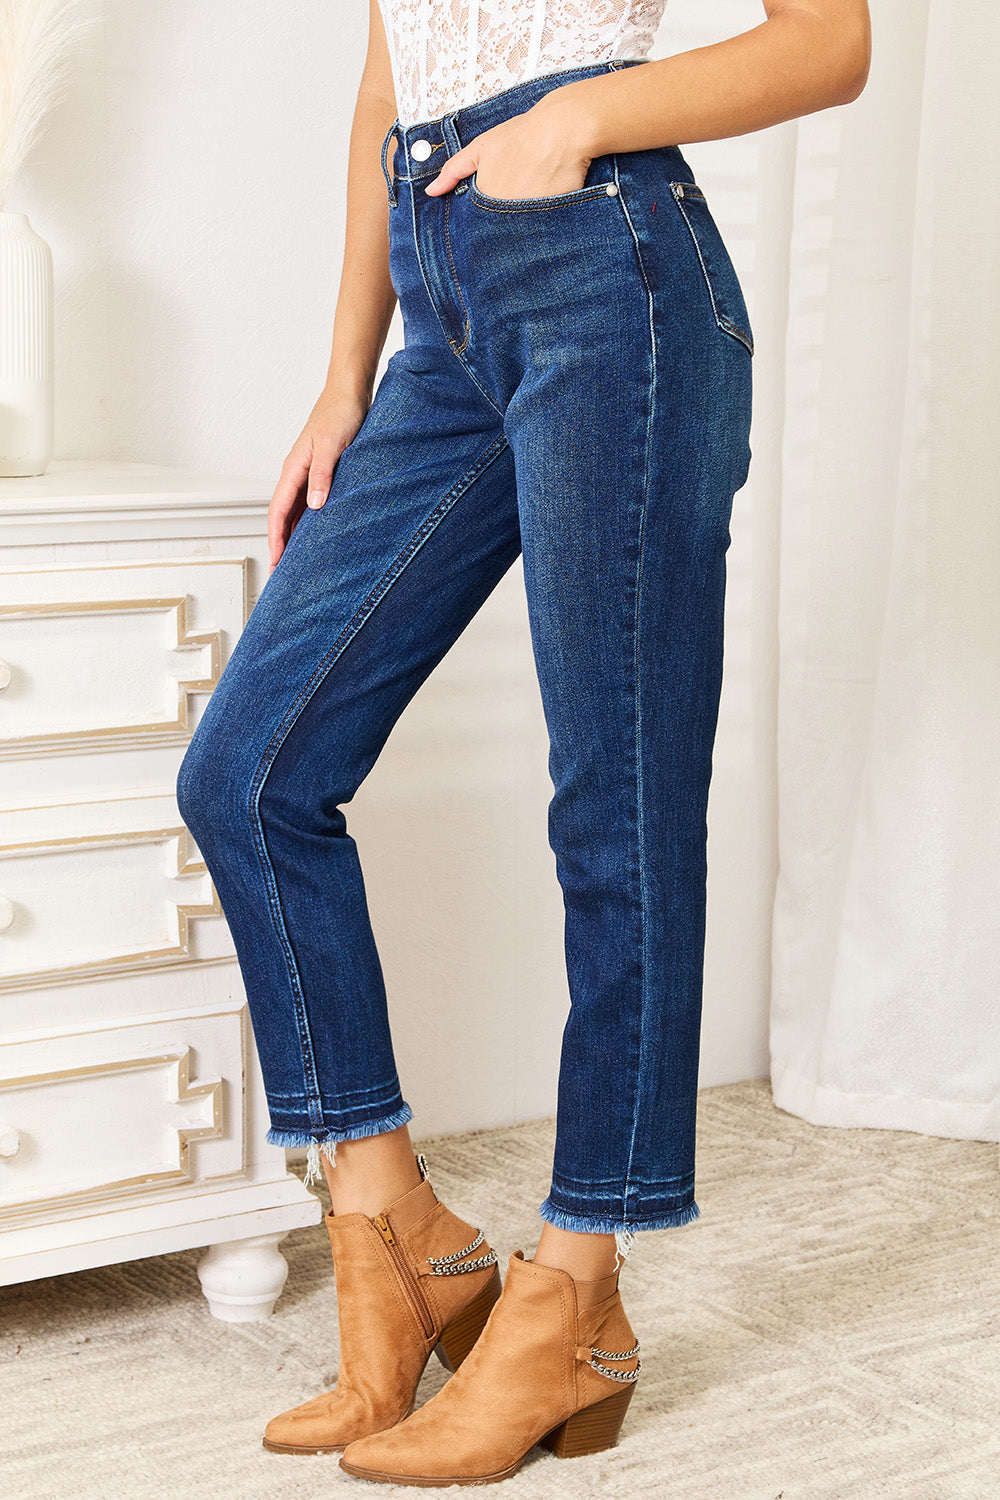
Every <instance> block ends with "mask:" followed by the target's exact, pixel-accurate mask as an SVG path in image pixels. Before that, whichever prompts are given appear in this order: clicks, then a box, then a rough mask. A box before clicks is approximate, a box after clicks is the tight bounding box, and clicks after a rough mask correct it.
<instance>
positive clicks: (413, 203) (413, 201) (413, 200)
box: [410, 193, 506, 441]
mask: <svg viewBox="0 0 1000 1500" xmlns="http://www.w3.org/2000/svg"><path fill="white" fill-rule="evenodd" d="M410 218H411V220H412V222H413V243H414V245H415V246H416V247H417V265H418V266H419V267H420V276H421V280H422V281H423V283H424V287H425V288H426V291H427V300H428V302H429V303H430V305H431V307H432V308H433V309H434V316H435V317H436V318H437V320H438V323H439V324H440V325H441V332H442V333H443V334H444V337H445V340H446V341H447V344H448V348H449V349H450V350H451V352H452V353H453V354H455V357H456V358H457V360H458V362H459V364H460V365H461V366H462V369H463V370H464V371H465V373H466V374H467V375H468V377H469V379H470V380H471V381H472V383H473V385H474V386H475V387H476V390H477V391H478V392H479V394H480V395H481V396H482V398H483V400H484V401H485V402H487V403H488V405H489V406H491V407H492V408H493V410H494V411H495V412H496V414H497V416H498V417H500V418H502V417H503V412H502V410H501V409H500V407H499V406H497V404H496V402H495V401H494V400H493V398H492V397H491V396H489V395H487V393H486V392H485V391H484V390H483V387H482V386H481V385H480V383H479V381H478V380H477V379H476V377H475V375H474V374H473V373H472V371H471V370H470V369H469V366H468V364H467V362H466V361H465V360H464V359H463V358H462V356H461V354H457V353H456V350H455V346H454V345H453V344H452V342H451V339H450V338H449V337H448V331H447V329H446V328H445V326H444V324H443V323H442V322H441V314H440V312H439V310H438V305H437V302H436V301H435V300H434V293H433V292H432V291H431V284H430V282H429V281H428V280H427V271H426V269H425V268H424V258H423V256H422V255H421V254H420V236H419V234H418V231H417V195H416V193H411V194H410ZM505 441H506V439H505Z"/></svg>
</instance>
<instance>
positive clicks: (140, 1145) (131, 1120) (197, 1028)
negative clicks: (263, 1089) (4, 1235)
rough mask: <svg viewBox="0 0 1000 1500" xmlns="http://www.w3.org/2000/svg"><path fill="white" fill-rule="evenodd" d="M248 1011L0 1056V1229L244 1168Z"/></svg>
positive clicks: (16, 1046)
mask: <svg viewBox="0 0 1000 1500" xmlns="http://www.w3.org/2000/svg"><path fill="white" fill-rule="evenodd" d="M246 1025H247V1022H246V1007H245V1003H244V1004H238V1003H233V1004H232V1005H230V1006H228V1007H220V1008H219V1009H217V1010H214V1011H212V1012H205V1013H201V1014H197V1013H192V1012H190V1011H188V1012H177V1013H175V1014H170V1015H163V1014H161V1015H157V1016H152V1017H148V1018H146V1019H145V1020H143V1021H141V1022H135V1023H133V1024H128V1023H123V1024H117V1025H115V1026H113V1027H101V1028H93V1029H87V1028H81V1029H78V1030H76V1031H72V1032H64V1033H61V1034H57V1035H53V1034H51V1033H49V1034H36V1035H34V1036H26V1037H21V1038H12V1039H10V1040H9V1041H6V1042H4V1043H2V1044H0V1217H2V1216H5V1215H10V1214H14V1213H17V1214H18V1215H21V1214H23V1213H24V1212H25V1211H26V1210H30V1209H31V1208H32V1207H34V1208H35V1209H36V1210H42V1209H44V1208H45V1206H46V1204H47V1203H48V1204H49V1206H50V1207H51V1206H52V1205H53V1204H55V1205H56V1206H58V1208H59V1211H60V1212H62V1211H63V1209H64V1206H65V1204H66V1202H67V1200H72V1201H73V1202H75V1203H76V1204H78V1205H79V1204H83V1203H85V1202H87V1201H88V1200H93V1201H94V1202H95V1203H96V1202H97V1201H101V1202H106V1201H107V1200H108V1199H109V1198H114V1199H118V1198H122V1197H134V1196H136V1195H142V1194H149V1193H151V1192H155V1193H162V1191H163V1190H164V1189H165V1188H166V1189H169V1188H185V1187H187V1188H190V1186H191V1184H192V1183H194V1182H196V1181H207V1180H209V1179H213V1178H217V1177H221V1176H227V1175H231V1174H234V1173H239V1172H240V1171H241V1170H242V1167H243V1155H244V1153H243V1112H242V1098H243V1082H244V1069H245V1058H246Z"/></svg>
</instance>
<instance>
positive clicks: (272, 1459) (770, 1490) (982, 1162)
mask: <svg viewBox="0 0 1000 1500" xmlns="http://www.w3.org/2000/svg"><path fill="white" fill-rule="evenodd" d="M552 1128H553V1126H552V1122H551V1121H548V1120H543V1121H538V1122H535V1123H532V1124H528V1125H521V1126H514V1127H511V1128H509V1129H502V1130H493V1131H484V1132H477V1133H473V1134H469V1135H461V1136H450V1137H442V1138H439V1139H437V1140H431V1141H426V1140H425V1141H417V1144H418V1145H419V1146H421V1147H422V1148H423V1149H424V1150H425V1151H426V1152H427V1155H428V1160H429V1166H430V1170H431V1176H432V1179H433V1181H434V1184H435V1187H436V1188H437V1190H438V1192H439V1194H440V1196H441V1197H442V1198H444V1199H445V1200H446V1201H447V1202H449V1203H450V1204H451V1205H452V1206H453V1207H454V1208H455V1209H456V1210H457V1211H458V1212H460V1213H462V1214H463V1215H464V1216H465V1217H466V1218H469V1219H471V1220H472V1222H473V1223H475V1224H477V1225H482V1226H483V1228H484V1229H485V1231H486V1233H487V1235H488V1236H489V1238H490V1239H491V1241H492V1242H493V1243H494V1244H495V1245H496V1247H497V1250H498V1252H499V1254H500V1259H501V1268H504V1267H505V1266H506V1262H507V1259H508V1257H509V1255H510V1252H511V1251H512V1250H513V1249H516V1248H518V1247H520V1248H522V1249H523V1250H524V1251H525V1253H526V1254H528V1255H530V1254H531V1253H532V1251H533V1249H534V1245H535V1240H536V1238H537V1226H538V1221H537V1215H536V1212H535V1209H536V1205H537V1204H538V1203H539V1202H540V1201H541V1199H542V1198H543V1197H544V1196H545V1192H546V1190H547V1187H548V1175H547V1173H548V1164H549V1161H550V1152H551V1144H552ZM298 1170H301V1167H298ZM697 1197H698V1203H699V1206H700V1208H701V1214H702V1217H701V1218H700V1219H699V1220H697V1221H695V1222H694V1223H692V1224H688V1225H685V1226H684V1227H683V1228H680V1229H675V1230H660V1231H656V1232H654V1233H649V1234H644V1235H640V1236H639V1237H638V1238H637V1240H636V1244H635V1248H634V1249H633V1252H632V1257H631V1259H630V1261H629V1263H628V1265H627V1266H626V1267H625V1269H624V1270H623V1272H622V1281H621V1285H622V1292H623V1296H624V1299H625V1306H626V1309H627V1311H628V1313H629V1317H630V1319H631V1321H632V1323H633V1326H634V1327H635V1329H636V1332H637V1334H638V1336H639V1339H640V1341H641V1344H642V1351H643V1365H644V1368H643V1374H642V1377H641V1378H640V1381H639V1384H638V1386H637V1387H636V1393H635V1398H634V1399H633V1401H632V1404H631V1407H630V1409H629V1412H628V1415H627V1417H626V1422H625V1427H624V1429H623V1431H622V1440H621V1442H620V1444H619V1446H618V1447H617V1448H615V1449H613V1450H611V1451H610V1452H607V1453H603V1454H597V1455H594V1456H592V1457H588V1458H580V1459H572V1460H560V1459H557V1458H555V1457H554V1456H553V1455H551V1454H549V1453H547V1452H545V1451H544V1450H542V1449H537V1448H536V1449H534V1450H533V1451H532V1454H531V1455H530V1457H529V1460H528V1462H527V1463H526V1464H525V1466H524V1468H523V1469H522V1470H521V1471H520V1473H519V1474H517V1475H516V1476H515V1477H514V1478H513V1479H510V1480H507V1481H505V1483H504V1484H503V1486H502V1487H501V1488H499V1489H498V1490H497V1493H498V1494H499V1493H503V1494H504V1495H505V1496H506V1497H508V1500H528V1497H537V1500H553V1497H573V1500H577V1497H580V1500H589V1497H595V1500H596V1497H598V1496H601V1497H604V1496H616V1497H617V1496H635V1495H643V1496H644V1495H649V1496H657V1497H660V1500H681V1497H683V1500H779V1497H780V1500H869V1497H871V1500H874V1497H883V1496H885V1497H889V1500H993V1497H996V1496H998V1495H1000V1313H998V1295H997V1294H998V1283H1000V1254H998V1251H1000V1213H998V1203H1000V1172H998V1162H997V1147H996V1145H995V1144H989V1143H983V1142H976V1141H971V1142H970V1141H947V1140H940V1139H935V1138H929V1137H925V1136H919V1135H914V1134H911V1133H909V1132H905V1131H876V1130H840V1129H830V1128H827V1129H821V1128H817V1127H814V1126H810V1125H806V1124H804V1123H803V1122H802V1121H800V1120H798V1119H796V1118H794V1117H793V1116H791V1115H787V1114H785V1113H783V1112H782V1111H780V1110H778V1109H776V1108H775V1106H774V1104H773V1103H772V1100H771V1094H770V1088H769V1086H768V1084H767V1082H766V1081H765V1080H753V1081H750V1082H747V1083H739V1084H729V1085H725V1086H723V1087H719V1088H713V1089H707V1090H704V1091H703V1092H702V1094H701V1096H700V1100H699V1145H698V1192H697ZM283 1249H284V1250H285V1252H286V1254H287V1256H288V1260H289V1262H290V1273H289V1278H288V1283H287V1286H286V1289H285V1291H284V1293H283V1294H282V1297H281V1300H280V1301H279V1303H278V1306H277V1309H276V1311H275V1315H274V1317H273V1318H271V1319H270V1320H269V1321H267V1322H265V1323H256V1324H225V1323H220V1322H218V1321H217V1320H216V1319H214V1318H212V1317H210V1316H209V1314H208V1312H207V1308H206V1305H205V1303H204V1300H203V1298H202V1295H201V1289H200V1286H199V1283H198V1279H197V1275H196V1271H195V1267H196V1265H197V1261H198V1259H199V1257H200V1255H201V1253H202V1252H200V1251H188V1252H185V1253H183V1254H178V1255H168V1256H162V1257H159V1258H157V1259H154V1260H145V1261H137V1262H133V1263H132V1264H129V1265H123V1266H111V1267H107V1268H104V1269H102V1270H96V1271H84V1272H80V1273H78V1274H77V1275H74V1276H60V1277H53V1278H51V1279H49V1280H46V1281H38V1282H31V1283H27V1284H25V1285H24V1286H20V1287H10V1288H7V1289H3V1290H0V1313H2V1317H0V1399H2V1412H3V1426H2V1436H0V1451H2V1467H0V1494H2V1495H3V1496H4V1497H6V1500H49V1497H52V1500H55V1497H57V1496H58V1497H59V1500H66V1497H67V1496H72V1497H80V1496H83V1497H88V1500H89V1497H98V1496H100V1497H110V1500H132V1497H136V1500H138V1497H143V1500H145V1497H147V1496H150V1497H153V1496H155V1497H159V1496H163V1497H170V1500H187V1497H189V1496H192V1497H193V1496H205V1497H206V1500H207V1497H213V1500H230V1497H232V1500H236V1497H239V1500H285V1497H292V1496H295V1497H299V1496H303V1497H304V1496H317V1497H320V1496H327V1495H329V1494H331V1493H335V1494H343V1495H344V1496H345V1497H346V1496H348V1495H357V1496H359V1497H362V1500H365V1497H367V1496H373V1497H374V1496H379V1495H386V1496H388V1495H392V1496H395V1497H397V1500H398V1497H399V1496H400V1495H402V1494H404V1493H414V1492H413V1491H404V1490H402V1489H398V1488H396V1487H393V1486H388V1485H375V1484H368V1483H366V1482H365V1481H363V1480H357V1479H353V1478H351V1477H350V1476H348V1475H345V1474H344V1473H343V1472H342V1471H341V1470H340V1469H339V1468H338V1466H337V1460H336V1457H317V1458H308V1459H301V1458H294V1457H290V1456H285V1455H280V1454H270V1453H267V1452H266V1451H265V1450H264V1449H263V1448H262V1447H261V1446H260V1434H261V1430H262V1428H263V1425H264V1423H265V1422H266V1420H267V1419H268V1417H270V1416H271V1415H272V1414H273V1413H275V1412H277V1411H281V1410H283V1409H285V1408H286V1407H289V1406H292V1405H295V1404H296V1403H297V1402H299V1401H302V1400H304V1399H305V1398H306V1397H307V1396H311V1395H314V1394H315V1393H317V1392H318V1391H320V1390H323V1389H326V1388H328V1387H329V1386H330V1385H332V1384H333V1382H334V1379H335V1377H336V1369H337V1347H336V1345H337V1323H336V1307H335V1302H334V1295H333V1279H332V1268H331V1265H330V1258H329V1242H328V1240H327V1238H326V1233H325V1230H324V1229H323V1226H322V1225H317V1226H315V1227H311V1228H309V1229H302V1230H297V1231H295V1232H294V1233H293V1234H291V1235H289V1236H288V1238H287V1239H286V1240H285V1242H284V1245H283ZM446 1378H447V1377H446V1374H445V1371H444V1370H443V1369H442V1368H441V1366H440V1365H438V1363H437V1361H432V1363H431V1364H430V1365H429V1366H428V1369H427V1372H426V1374H425V1376H424V1380H423V1383H422V1385H421V1389H420V1392H419V1393H418V1401H419V1400H423V1399H424V1398H426V1397H427V1396H429V1395H431V1394H432V1393H433V1392H434V1391H435V1390H437V1389H438V1388H439V1386H440V1385H441V1384H442V1383H443V1381H444V1380H445V1379H446ZM450 1493H457V1491H456V1490H451V1491H450Z"/></svg>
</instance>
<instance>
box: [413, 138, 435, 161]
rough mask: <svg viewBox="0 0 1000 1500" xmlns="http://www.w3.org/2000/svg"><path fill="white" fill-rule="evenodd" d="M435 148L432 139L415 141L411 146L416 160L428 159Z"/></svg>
mask: <svg viewBox="0 0 1000 1500" xmlns="http://www.w3.org/2000/svg"><path fill="white" fill-rule="evenodd" d="M433 150H434V147H433V146H432V145H431V143H430V141H414V142H413V145H412V146H411V147H410V155H411V156H412V157H413V160H414V161H426V160H427V158H428V157H429V156H430V154H431V152H432V151H433Z"/></svg>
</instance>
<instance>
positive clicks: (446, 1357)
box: [434, 1266, 502, 1371]
mask: <svg viewBox="0 0 1000 1500" xmlns="http://www.w3.org/2000/svg"><path fill="white" fill-rule="evenodd" d="M501 1286H502V1283H501V1280H500V1272H499V1270H498V1269H497V1267H496V1266H494V1267H493V1275H492V1276H491V1278H490V1280H489V1281H488V1282H487V1284H486V1286H484V1287H483V1290H482V1291H481V1292H480V1293H479V1295H478V1296H476V1297H474V1298H473V1299H472V1301H471V1302H470V1303H469V1305H468V1307H464V1308H463V1309H462V1311H461V1312H460V1313H459V1314H458V1316H457V1317H455V1318H453V1319H452V1320H451V1322H450V1323H449V1324H448V1326H447V1328H445V1329H443V1330H442V1333H441V1337H440V1339H439V1340H438V1342H437V1343H436V1344H435V1345H434V1353H435V1354H436V1355H437V1357H438V1359H439V1360H440V1361H441V1363H442V1364H443V1365H444V1367H445V1369H446V1370H451V1371H455V1370H457V1369H458V1367H459V1365H460V1364H461V1363H462V1361H463V1359H464V1358H465V1356H466V1355H467V1354H468V1353H469V1350H470V1349H471V1348H472V1346H473V1344H474V1343H475V1342H476V1340H477V1339H478V1337H479V1335H480V1334H481V1333H482V1331H483V1329H484V1328H485V1326H486V1319H487V1318H488V1317H489V1315H490V1313H491V1312H492V1311H493V1304H494V1303H495V1302H496V1300H497V1298H498V1297H499V1296H500V1290H501Z"/></svg>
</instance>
